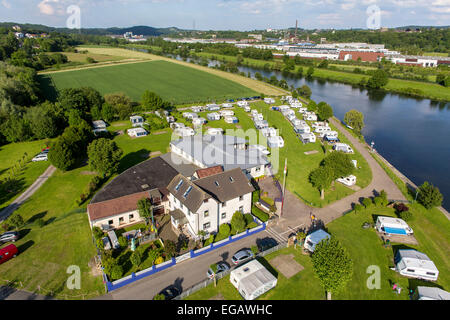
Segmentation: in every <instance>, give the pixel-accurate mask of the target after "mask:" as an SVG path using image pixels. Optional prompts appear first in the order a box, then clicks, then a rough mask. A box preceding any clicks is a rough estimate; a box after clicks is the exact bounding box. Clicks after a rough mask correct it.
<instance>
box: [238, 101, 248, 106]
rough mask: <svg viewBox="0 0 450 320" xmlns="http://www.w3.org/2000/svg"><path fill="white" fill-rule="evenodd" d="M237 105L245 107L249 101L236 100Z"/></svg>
mask: <svg viewBox="0 0 450 320" xmlns="http://www.w3.org/2000/svg"><path fill="white" fill-rule="evenodd" d="M237 105H238V107H241V108H245V107H248V106H249V103H248V102H247V101H238V103H237Z"/></svg>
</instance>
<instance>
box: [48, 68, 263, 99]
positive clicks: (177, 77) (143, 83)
mask: <svg viewBox="0 0 450 320" xmlns="http://www.w3.org/2000/svg"><path fill="white" fill-rule="evenodd" d="M40 79H41V84H42V87H43V89H44V92H45V93H46V96H47V97H48V98H50V99H54V98H55V97H56V90H61V89H64V88H71V87H83V86H88V87H93V88H95V89H97V90H98V91H100V92H101V93H102V94H108V93H116V92H124V93H125V94H127V95H128V96H130V97H131V99H132V100H134V101H140V100H141V97H142V94H143V93H144V91H145V90H150V91H153V92H155V93H157V94H158V95H160V96H161V97H162V98H163V99H165V100H167V101H170V102H172V103H174V104H181V103H195V102H208V101H214V100H225V99H230V98H235V99H236V98H240V97H245V96H255V95H257V93H256V92H254V91H253V90H251V89H248V88H246V87H244V86H242V85H240V84H238V83H236V82H233V81H230V80H227V79H223V78H221V77H218V76H215V75H212V74H209V73H206V72H202V71H199V70H196V69H194V68H189V67H185V66H182V65H179V64H175V63H170V62H167V61H150V62H143V63H133V64H126V65H116V66H108V67H102V68H93V69H86V70H74V71H68V72H59V73H53V74H47V75H41V76H40ZM53 85H54V86H55V87H56V88H55V87H53Z"/></svg>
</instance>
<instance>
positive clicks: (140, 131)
mask: <svg viewBox="0 0 450 320" xmlns="http://www.w3.org/2000/svg"><path fill="white" fill-rule="evenodd" d="M127 134H128V135H129V136H130V137H133V138H140V137H145V136H148V132H147V131H146V130H145V129H144V128H133V129H128V130H127Z"/></svg>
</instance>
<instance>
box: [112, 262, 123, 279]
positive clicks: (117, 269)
mask: <svg viewBox="0 0 450 320" xmlns="http://www.w3.org/2000/svg"><path fill="white" fill-rule="evenodd" d="M122 275H123V268H122V266H120V265H118V264H116V265H115V266H114V267H112V269H111V279H112V280H118V279H120V278H122Z"/></svg>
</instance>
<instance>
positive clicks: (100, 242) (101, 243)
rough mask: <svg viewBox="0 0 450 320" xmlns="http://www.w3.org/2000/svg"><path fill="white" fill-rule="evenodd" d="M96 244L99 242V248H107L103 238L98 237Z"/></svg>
mask: <svg viewBox="0 0 450 320" xmlns="http://www.w3.org/2000/svg"><path fill="white" fill-rule="evenodd" d="M96 244H97V248H99V249H100V250H103V249H105V245H104V244H103V240H102V239H97V241H96Z"/></svg>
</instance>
